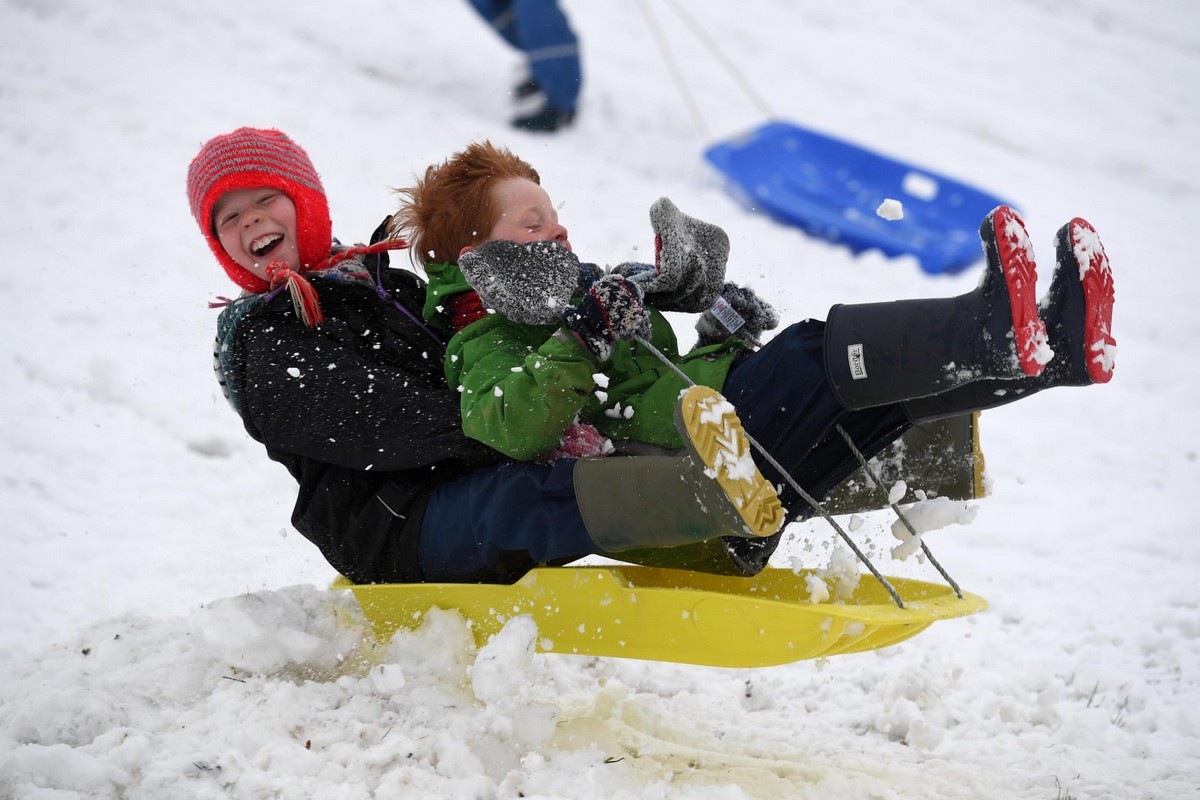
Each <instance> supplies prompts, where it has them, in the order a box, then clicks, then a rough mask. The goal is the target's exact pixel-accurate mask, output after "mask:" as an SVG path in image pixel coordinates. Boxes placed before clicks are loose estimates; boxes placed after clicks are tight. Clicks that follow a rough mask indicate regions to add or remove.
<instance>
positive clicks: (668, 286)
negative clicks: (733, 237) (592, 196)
mask: <svg viewBox="0 0 1200 800" xmlns="http://www.w3.org/2000/svg"><path fill="white" fill-rule="evenodd" d="M650 225H651V227H652V228H653V229H654V266H653V267H651V266H650V265H649V264H620V265H618V266H617V267H616V268H615V269H614V270H613V271H614V272H616V273H617V274H620V275H625V276H626V277H628V278H629V279H630V280H632V281H634V282H636V283H637V284H638V285H640V286H641V287H642V289H644V290H645V292H646V302H647V303H649V304H650V305H652V306H654V307H655V308H658V309H660V310H662V311H684V312H688V313H699V312H701V311H704V310H706V309H707V308H708V307H709V306H710V305H712V303H713V300H715V299H716V297H717V294H718V293H719V292H720V291H721V283H722V282H723V281H724V280H725V263H726V261H727V260H728V258H729V237H728V236H727V235H726V234H725V231H723V230H721V229H720V228H718V227H717V226H716V225H711V224H709V223H707V222H701V221H700V220H698V219H695V218H693V217H689V216H688V215H687V214H684V213H683V212H682V211H680V210H679V209H678V208H677V207H676V206H675V204H674V203H672V202H671V201H670V200H668V199H667V198H665V197H661V198H659V199H658V200H657V201H656V202H655V203H654V205H653V206H651V207H650Z"/></svg>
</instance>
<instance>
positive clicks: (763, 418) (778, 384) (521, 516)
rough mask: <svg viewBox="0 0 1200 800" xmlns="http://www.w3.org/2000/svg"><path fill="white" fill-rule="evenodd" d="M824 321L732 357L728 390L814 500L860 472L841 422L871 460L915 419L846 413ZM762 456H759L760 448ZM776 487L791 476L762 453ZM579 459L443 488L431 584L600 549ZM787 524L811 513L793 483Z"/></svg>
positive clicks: (426, 561)
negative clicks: (589, 525) (582, 490)
mask: <svg viewBox="0 0 1200 800" xmlns="http://www.w3.org/2000/svg"><path fill="white" fill-rule="evenodd" d="M824 339H825V323H823V322H819V321H816V320H806V321H804V322H798V323H796V324H794V325H792V326H790V327H788V328H786V329H784V330H783V331H781V332H780V333H779V334H778V335H777V336H776V337H775V338H774V339H772V340H771V341H770V342H768V343H767V344H766V345H765V346H763V347H762V348H761V349H760V350H758V351H757V352H755V353H751V354H749V355H747V356H745V357H744V358H742V359H740V360H739V361H737V362H735V364H734V366H733V368H732V369H731V370H730V373H729V376H728V378H727V379H726V381H725V386H724V387H722V390H721V391H722V393H723V394H724V395H725V397H726V398H727V399H728V400H730V401H731V402H732V403H733V404H734V407H735V408H737V412H738V416H739V417H740V418H741V420H742V424H743V425H744V426H745V428H746V431H747V432H748V433H749V434H750V435H751V436H753V437H754V438H755V439H756V440H758V442H759V444H761V445H762V446H763V447H764V448H765V449H766V450H767V452H769V453H770V454H771V455H772V456H774V457H775V459H776V460H778V461H779V462H780V464H782V466H783V467H784V468H785V469H786V470H787V471H788V473H789V474H791V476H792V477H793V478H794V479H795V480H796V482H797V483H799V484H800V486H802V487H803V488H804V490H805V491H806V492H808V493H809V494H811V495H812V496H813V497H815V498H817V499H818V500H819V499H821V498H822V497H824V496H825V494H826V493H828V492H829V491H830V490H831V489H833V488H834V487H835V486H837V485H838V484H839V483H841V482H842V481H843V480H844V479H845V478H846V477H847V476H848V475H850V474H851V473H852V472H853V471H854V470H855V469H857V468H858V460H857V459H856V458H855V456H854V454H853V453H852V452H851V451H850V449H849V448H848V447H847V446H846V443H845V442H844V441H843V440H842V438H841V436H840V435H839V434H838V432H837V430H836V426H837V425H839V424H840V425H841V426H842V427H843V428H844V429H845V430H846V432H847V433H849V434H850V437H851V439H852V440H853V441H854V442H855V444H856V445H857V446H858V447H859V449H860V450H861V451H862V452H863V454H864V455H865V456H866V457H867V458H870V457H871V456H873V455H875V454H876V453H878V452H879V451H881V450H883V449H884V448H885V447H887V445H888V444H890V443H891V442H892V441H894V440H895V439H897V438H898V437H899V436H900V435H901V434H903V433H904V431H905V430H907V429H908V427H909V425H910V423H909V421H908V417H907V415H906V414H905V413H904V411H903V409H902V408H901V407H900V406H899V405H890V406H881V407H879V408H873V409H868V410H866V411H847V410H846V409H844V408H843V407H842V406H841V405H840V404H839V403H838V402H837V400H836V399H835V398H834V396H833V392H832V391H831V390H830V388H829V383H828V381H827V380H826V378H825V362H824ZM756 455H757V454H756ZM756 461H757V463H758V466H759V469H760V470H762V473H763V475H765V476H766V477H767V478H768V479H769V480H771V481H772V482H773V483H775V484H777V485H779V484H784V483H785V481H784V479H783V478H782V476H780V475H779V474H778V473H777V472H776V471H775V470H774V468H772V467H771V466H770V465H769V464H767V463H766V462H765V461H763V460H762V459H761V458H756ZM574 466H575V462H574V460H571V459H561V460H559V461H557V462H555V463H554V464H553V465H552V466H542V465H538V464H527V463H522V464H507V465H503V466H499V467H490V468H486V469H480V470H477V471H476V472H473V473H471V474H470V475H467V476H465V477H463V478H460V479H458V480H455V481H450V482H448V483H445V484H442V485H441V486H439V487H438V488H437V489H436V490H435V491H434V493H433V495H432V497H431V498H430V501H429V504H428V507H427V508H426V511H425V520H424V523H423V524H422V526H421V547H420V553H421V569H422V572H423V573H424V574H425V576H426V580H430V581H448V582H450V581H462V580H487V576H488V575H489V574H496V573H497V572H501V571H503V572H506V573H510V574H511V573H514V572H515V574H520V572H522V571H523V570H524V569H527V568H528V567H531V566H533V565H534V564H538V563H558V562H565V561H570V560H574V559H576V558H582V557H583V556H586V555H589V554H591V553H593V552H595V545H594V544H593V542H592V540H591V538H590V537H589V536H588V533H587V529H586V527H585V526H584V524H583V519H582V518H581V517H580V515H579V508H578V506H577V505H576V504H575V490H574V487H573V485H572V483H571V471H572V469H573V468H574ZM782 499H783V502H784V505H785V506H786V507H787V509H788V520H789V521H794V520H797V519H805V518H807V517H809V516H811V515H812V509H811V508H809V507H808V506H807V504H806V503H805V502H804V500H803V499H802V498H800V497H799V496H798V495H797V494H796V492H795V491H794V490H792V489H791V487H790V486H785V488H784V491H783V493H782Z"/></svg>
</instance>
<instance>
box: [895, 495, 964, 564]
mask: <svg viewBox="0 0 1200 800" xmlns="http://www.w3.org/2000/svg"><path fill="white" fill-rule="evenodd" d="M903 511H904V516H905V518H906V519H907V520H908V521H909V523H911V524H912V526H913V529H914V530H916V532H917V535H916V536H913V535H912V534H910V533H909V532H908V529H907V528H906V527H904V523H903V522H901V521H900V520H896V521H895V522H894V523H892V536H895V537H896V539H898V540H899V541H900V542H901V543H900V544H899V545H897V546H896V547H895V548H893V549H892V557H893V558H895V559H897V560H899V561H904V560H906V559H907V558H908V557H909V556H910V555H912V554H913V553H915V552H916V551H917V550H918V549H920V547H921V537H922V536H923V535H924V534H926V533H928V532H929V531H934V530H938V529H939V528H945V527H946V526H948V525H966V524H968V523H970V522H971V521H972V520H974V519H975V515H976V514H977V513H978V511H979V508H978V506H973V505H970V504H969V503H968V502H967V501H965V500H951V499H949V498H947V497H935V498H933V499H931V500H923V501H921V502H919V503H913V504H912V505H911V506H908V507H907V508H905V509H903Z"/></svg>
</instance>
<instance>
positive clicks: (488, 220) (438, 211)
mask: <svg viewBox="0 0 1200 800" xmlns="http://www.w3.org/2000/svg"><path fill="white" fill-rule="evenodd" d="M510 178H526V179H528V180H531V181H533V182H534V183H537V184H540V183H541V182H542V181H541V178H540V177H539V176H538V173H537V170H535V169H534V168H533V167H532V166H530V165H529V164H528V163H526V162H525V161H522V160H521V159H520V158H517V157H516V156H515V155H513V154H512V153H511V152H510V151H509V150H507V149H505V148H503V147H496V146H495V145H493V144H492V143H491V142H488V141H485V142H482V143H481V142H472V143H471V144H470V145H468V146H467V148H466V149H465V150H463V151H462V152H459V153H455V154H454V155H452V156H451V157H450V158H448V159H447V160H446V161H444V162H443V163H441V164H434V165H433V166H431V167H429V168H427V169H426V170H425V177H424V178H422V179H420V180H418V181H417V184H416V186H412V187H409V188H407V189H398V190H397V193H398V194H400V195H402V196H403V197H404V198H405V200H404V201H403V202H402V203H401V206H400V210H399V211H397V212H396V214H395V216H393V217H392V221H391V224H390V226H389V228H390V231H391V234H392V235H393V236H399V237H403V238H406V239H407V240H408V242H409V244H410V246H411V247H412V250H411V252H412V253H413V257H414V258H416V259H417V260H418V261H419V262H420V263H421V264H422V265H425V264H439V263H444V262H456V261H458V253H459V251H460V250H462V249H463V248H464V247H467V246H471V247H474V246H475V245H478V244H481V243H483V242H484V241H486V240H487V236H488V234H489V233H490V232H491V230H492V228H494V227H495V226H496V223H497V222H498V221H499V214H500V211H499V209H498V208H496V206H495V204H494V202H493V200H492V187H494V186H495V185H496V184H497V183H499V182H501V181H505V180H508V179H510Z"/></svg>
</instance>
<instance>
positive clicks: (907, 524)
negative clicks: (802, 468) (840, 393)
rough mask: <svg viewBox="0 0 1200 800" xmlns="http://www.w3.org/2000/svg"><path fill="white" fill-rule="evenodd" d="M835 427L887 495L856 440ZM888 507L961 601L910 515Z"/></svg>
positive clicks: (870, 476)
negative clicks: (855, 442)
mask: <svg viewBox="0 0 1200 800" xmlns="http://www.w3.org/2000/svg"><path fill="white" fill-rule="evenodd" d="M835 427H836V428H837V432H838V433H839V434H841V437H842V440H843V441H845V442H846V446H847V447H849V448H850V452H851V453H853V454H854V457H855V458H857V459H858V465H859V466H860V467H862V470H863V472H864V473H866V475H867V477H868V478H870V480H871V483H872V484H874V485H875V487H876V488H877V489H879V490H880V491H881V492H883V493H884V494H885V495H886V494H887V488H886V487H885V486H884V485H883V481H882V480H880V478H879V476H878V475H877V474H875V471H874V470H873V469H871V466H870V465H869V464H868V463H867V459H866V457H864V456H863V454H862V451H861V450H859V449H858V447H857V446H856V445H855V444H854V440H853V439H851V438H850V434H848V433H846V429H845V428H843V427H842V426H841V425H840V424H839V425H836V426H835ZM888 505H889V506H891V508H892V511H894V512H896V516H897V517H898V518H899V519H900V522H901V523H902V524H903V525H904V527H905V528H906V529H907V530H908V533H909V535H910V536H914V537H917V539H918V541H920V542H921V552H922V553H924V554H925V557H926V558H928V559H929V563H930V564H933V566H934V568H935V569H936V570H937V571H938V573H939V574H940V575H941V576H942V578H943V579H944V580H945V581H946V583H948V584H950V588H951V589H953V590H954V593H955V594H956V595H958V599H960V600H961V599H962V596H963V593H962V589H960V588H959V587H958V584H957V583H955V582H954V578H951V577H950V573H948V572H946V570H945V569H943V568H942V565H941V564H939V563H938V560H937V559H936V558H934V557H933V551H932V550H930V549H929V545H927V544H925V541H924V540H923V539H920V536H919V534H918V533H917V529H916V528H914V527H913V525H912V523H911V522H909V521H908V515H906V514H905V513H904V512H903V511H901V510H900V506H899V505H897V504H896V503H893V502H890V501H889V502H888Z"/></svg>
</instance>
